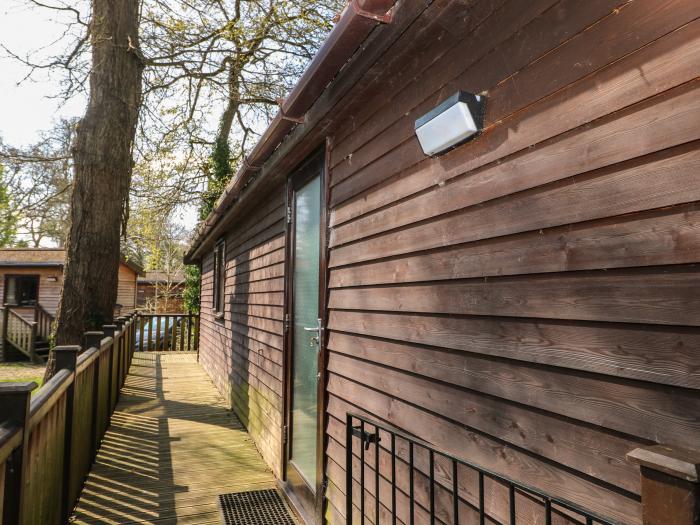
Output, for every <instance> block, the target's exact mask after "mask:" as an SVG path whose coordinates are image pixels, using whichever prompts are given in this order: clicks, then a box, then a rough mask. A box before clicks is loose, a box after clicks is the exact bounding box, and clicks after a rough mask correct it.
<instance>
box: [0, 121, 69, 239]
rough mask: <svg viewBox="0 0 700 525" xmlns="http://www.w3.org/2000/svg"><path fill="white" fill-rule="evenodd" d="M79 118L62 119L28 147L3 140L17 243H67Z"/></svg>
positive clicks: (5, 180)
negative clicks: (17, 145) (75, 140)
mask: <svg viewBox="0 0 700 525" xmlns="http://www.w3.org/2000/svg"><path fill="white" fill-rule="evenodd" d="M75 127H76V121H73V120H61V121H59V122H58V123H57V124H56V126H55V127H54V128H53V129H51V130H49V131H48V132H45V133H43V134H42V136H41V138H40V140H39V141H38V142H37V143H36V144H33V145H31V146H29V147H26V148H21V149H20V148H15V147H10V146H5V145H3V144H1V143H0V160H1V161H2V162H3V164H4V165H5V168H6V169H5V173H4V175H3V178H2V182H3V184H4V186H5V187H6V188H8V190H9V195H10V203H11V206H12V210H13V213H14V214H15V217H16V233H15V238H14V239H13V242H14V243H15V244H25V243H26V244H27V245H30V246H34V247H39V246H41V245H42V244H43V243H44V242H48V243H50V244H51V245H57V246H61V247H62V246H64V245H65V241H66V237H67V235H68V215H69V211H70V191H71V188H72V182H73V163H72V157H71V152H70V149H71V144H72V142H73V137H74V135H75Z"/></svg>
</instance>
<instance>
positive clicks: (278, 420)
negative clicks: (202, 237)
mask: <svg viewBox="0 0 700 525" xmlns="http://www.w3.org/2000/svg"><path fill="white" fill-rule="evenodd" d="M284 206H285V198H284V193H283V192H282V190H280V191H279V192H276V193H275V194H274V195H272V196H269V197H267V198H266V199H265V200H264V202H262V203H261V204H260V205H259V206H257V207H256V210H255V211H254V212H252V213H250V214H249V215H247V216H246V217H245V218H243V219H241V220H240V221H238V222H236V223H235V226H234V227H232V228H231V229H230V230H229V233H228V234H227V235H226V236H225V246H226V289H225V295H224V297H225V299H224V306H225V312H224V315H223V317H222V318H220V319H219V318H216V316H215V314H214V312H213V299H212V298H213V270H214V254H213V252H212V253H211V254H209V255H208V256H207V257H206V258H205V259H204V260H203V263H202V305H201V324H200V330H201V331H200V346H199V352H200V362H201V364H202V366H204V368H205V370H206V371H207V373H208V374H209V375H210V377H211V378H212V380H213V381H214V384H215V385H216V386H217V388H218V389H219V390H220V391H221V392H222V394H224V396H225V398H226V399H227V400H228V401H229V403H230V404H231V407H232V408H233V410H234V411H235V412H236V414H237V415H238V416H239V418H240V419H241V421H242V422H243V424H244V425H245V426H246V428H247V429H248V431H249V432H250V435H251V436H252V438H253V439H254V440H255V443H256V445H257V447H258V449H259V450H260V452H261V453H262V455H263V457H264V459H265V461H266V462H267V464H268V465H269V466H270V467H271V468H272V469H273V471H274V473H275V475H277V477H281V466H282V458H281V452H282V437H281V429H282V419H283V413H284V408H283V402H282V381H283V368H282V366H283V359H282V350H283V337H284V331H283V325H282V319H283V316H284V315H283V306H284V300H283V295H284V282H283V276H284V258H285V256H284V252H285V246H284V245H285V243H284V217H285V211H284V209H285V208H284Z"/></svg>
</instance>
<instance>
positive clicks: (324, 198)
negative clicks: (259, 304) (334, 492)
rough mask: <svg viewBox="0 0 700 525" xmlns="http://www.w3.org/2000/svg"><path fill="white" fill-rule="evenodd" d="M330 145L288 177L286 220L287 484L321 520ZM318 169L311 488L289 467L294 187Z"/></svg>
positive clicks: (300, 505) (302, 508) (298, 502)
mask: <svg viewBox="0 0 700 525" xmlns="http://www.w3.org/2000/svg"><path fill="white" fill-rule="evenodd" d="M328 151H329V149H328V148H324V147H321V148H319V149H317V150H316V151H315V152H314V153H312V154H311V155H309V156H308V157H307V158H306V159H305V160H304V161H303V162H302V163H301V164H300V165H299V166H298V167H297V168H296V169H294V170H293V171H292V172H291V174H290V175H289V176H288V177H287V192H286V202H285V204H286V214H287V220H286V221H285V269H284V272H285V278H284V281H285V292H284V316H285V317H284V326H285V334H284V385H283V392H284V417H283V427H282V488H283V489H284V492H285V494H286V495H287V497H288V498H289V499H290V501H291V503H292V504H293V505H294V506H295V507H296V510H297V511H298V512H299V513H300V514H301V515H302V517H303V518H304V520H305V521H307V522H309V523H322V520H323V511H324V509H323V501H324V497H325V486H326V484H325V476H324V472H325V447H326V442H325V427H326V404H327V403H326V375H327V374H326V365H327V350H326V341H327V330H326V324H327V312H326V304H327V297H328V292H327V283H328V211H327V203H328V195H329V185H328V154H327V152H328ZM316 175H320V182H321V192H320V194H321V195H320V198H321V202H320V211H321V213H320V217H319V236H320V239H319V287H318V291H319V297H318V316H319V318H320V319H321V333H320V334H319V353H318V372H319V374H320V378H319V381H318V383H317V392H316V394H317V412H318V415H317V434H316V486H315V487H313V490H311V489H310V488H309V487H308V484H307V483H306V481H305V480H303V478H302V477H301V476H300V475H298V474H297V473H296V472H295V471H294V468H289V467H290V465H289V460H290V456H291V445H292V439H293V436H292V425H291V420H292V418H291V409H292V385H293V381H292V367H293V352H294V323H293V319H294V251H295V228H294V226H295V225H294V217H295V212H296V210H295V199H294V196H295V192H296V191H297V190H298V189H300V188H301V187H303V186H304V185H305V184H306V183H307V182H309V181H310V180H311V179H313V178H314V177H315V176H316Z"/></svg>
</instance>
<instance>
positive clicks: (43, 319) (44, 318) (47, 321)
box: [34, 304, 55, 341]
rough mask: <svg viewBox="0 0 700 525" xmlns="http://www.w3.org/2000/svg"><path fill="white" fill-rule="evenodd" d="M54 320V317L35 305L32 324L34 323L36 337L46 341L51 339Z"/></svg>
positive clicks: (38, 305)
mask: <svg viewBox="0 0 700 525" xmlns="http://www.w3.org/2000/svg"><path fill="white" fill-rule="evenodd" d="M54 320H55V319H54V316H53V315H51V314H50V313H49V312H47V311H46V309H45V308H44V307H43V306H41V305H40V304H37V305H36V306H35V307H34V322H35V323H36V335H38V336H39V337H41V338H42V339H44V340H46V341H48V340H49V338H50V337H51V332H52V330H53V322H54Z"/></svg>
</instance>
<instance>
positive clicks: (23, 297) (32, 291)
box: [5, 275, 39, 306]
mask: <svg viewBox="0 0 700 525" xmlns="http://www.w3.org/2000/svg"><path fill="white" fill-rule="evenodd" d="M38 300H39V276H38V275H8V276H7V277H6V278H5V303H7V304H12V305H16V306H34V305H36V304H37V302H38Z"/></svg>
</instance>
